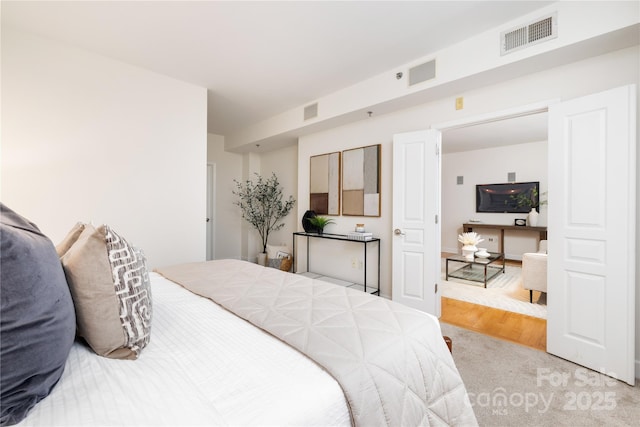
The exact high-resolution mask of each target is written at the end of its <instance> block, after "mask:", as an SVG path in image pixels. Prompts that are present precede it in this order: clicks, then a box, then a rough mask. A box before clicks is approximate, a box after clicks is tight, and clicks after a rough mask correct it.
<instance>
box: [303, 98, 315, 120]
mask: <svg viewBox="0 0 640 427" xmlns="http://www.w3.org/2000/svg"><path fill="white" fill-rule="evenodd" d="M314 117H318V103H317V102H316V103H315V104H311V105H307V106H306V107H304V119H305V120H309V119H313V118H314Z"/></svg>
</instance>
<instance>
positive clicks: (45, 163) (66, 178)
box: [1, 26, 207, 268]
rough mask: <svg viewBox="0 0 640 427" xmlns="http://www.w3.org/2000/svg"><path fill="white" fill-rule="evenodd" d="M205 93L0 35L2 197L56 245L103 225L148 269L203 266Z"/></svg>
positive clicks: (47, 44) (33, 40)
mask: <svg viewBox="0 0 640 427" xmlns="http://www.w3.org/2000/svg"><path fill="white" fill-rule="evenodd" d="M206 109H207V99H206V90H205V89H204V88H200V87H196V86H193V85H190V84H186V83H183V82H180V81H177V80H175V79H171V78H168V77H165V76H162V75H159V74H155V73H151V72H148V71H145V70H142V69H140V68H137V67H133V66H130V65H127V64H124V63H121V62H118V61H114V60H111V59H108V58H105V57H102V56H99V55H95V54H92V53H89V52H86V51H83V50H80V49H76V48H73V47H70V46H67V45H62V44H58V43H56V42H53V41H50V40H46V39H42V38H38V37H35V36H31V35H27V34H24V33H18V32H15V31H12V30H10V29H9V28H7V27H6V26H5V27H3V28H2V125H3V126H2V163H1V164H2V172H1V178H2V184H1V190H2V201H3V202H4V203H5V204H7V205H8V206H9V207H10V208H12V209H14V210H16V211H17V212H18V213H20V214H22V215H24V216H26V217H27V218H29V219H30V220H32V221H33V222H35V223H36V224H37V225H38V226H39V227H40V228H41V230H42V231H43V232H44V233H45V234H47V235H48V236H49V237H50V238H51V239H52V240H53V242H54V243H57V242H58V241H60V240H61V239H62V238H63V237H64V236H65V235H66V233H67V232H68V230H69V229H70V228H71V227H72V226H73V225H74V224H75V223H76V222H77V221H84V222H89V221H92V222H93V223H94V224H100V223H108V224H110V225H112V226H113V227H114V229H115V230H116V231H118V232H120V233H121V234H122V235H123V236H124V237H125V238H127V239H128V240H129V241H130V242H131V243H133V244H135V245H137V246H139V247H141V248H142V249H143V250H144V251H145V253H146V255H147V258H148V261H149V265H150V267H152V268H153V267H154V266H159V265H163V264H171V263H177V262H184V261H200V260H204V259H205V249H206V248H205V222H204V220H203V218H204V217H205V214H206V211H205V185H206Z"/></svg>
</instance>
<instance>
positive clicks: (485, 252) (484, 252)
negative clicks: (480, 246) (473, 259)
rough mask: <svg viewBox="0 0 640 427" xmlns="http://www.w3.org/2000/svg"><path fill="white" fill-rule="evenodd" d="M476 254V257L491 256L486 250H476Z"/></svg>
mask: <svg viewBox="0 0 640 427" xmlns="http://www.w3.org/2000/svg"><path fill="white" fill-rule="evenodd" d="M476 256H477V257H478V258H489V257H490V256H491V254H490V253H489V252H487V251H478V252H476Z"/></svg>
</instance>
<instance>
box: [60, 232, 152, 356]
mask: <svg viewBox="0 0 640 427" xmlns="http://www.w3.org/2000/svg"><path fill="white" fill-rule="evenodd" d="M62 266H63V268H64V271H65V274H66V276H67V283H68V284H69V289H70V290H71V295H72V297H73V301H74V305H75V308H76V319H77V322H78V335H79V336H81V337H83V338H84V339H85V340H86V341H87V343H88V344H89V346H90V347H91V348H92V349H93V350H94V351H95V352H96V353H97V354H99V355H101V356H105V357H109V358H114V359H136V358H137V357H138V356H139V355H140V352H141V351H142V349H143V348H144V347H145V346H146V345H147V344H148V343H149V339H150V334H151V319H152V305H151V286H150V281H149V274H148V271H147V267H146V261H145V258H144V256H143V255H142V253H141V252H140V251H139V250H137V249H136V248H134V247H133V246H132V245H130V244H129V243H128V242H127V241H126V240H125V239H123V238H122V237H121V236H119V235H118V234H117V233H116V232H114V231H113V229H111V228H110V227H109V226H107V225H103V226H100V227H98V228H94V227H93V226H92V225H89V224H86V225H85V227H84V230H83V231H82V233H81V234H80V236H79V237H78V239H77V240H76V241H75V243H74V244H73V245H72V246H71V248H69V249H68V250H67V252H66V253H65V254H64V255H63V257H62Z"/></svg>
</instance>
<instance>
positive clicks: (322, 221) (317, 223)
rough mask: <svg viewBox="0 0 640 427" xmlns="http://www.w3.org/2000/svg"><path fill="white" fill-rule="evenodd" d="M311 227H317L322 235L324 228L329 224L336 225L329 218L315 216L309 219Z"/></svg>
mask: <svg viewBox="0 0 640 427" xmlns="http://www.w3.org/2000/svg"><path fill="white" fill-rule="evenodd" d="M308 220H309V222H310V223H311V225H313V226H314V227H316V229H317V230H318V234H322V233H323V232H324V228H325V227H326V226H327V225H329V224H334V221H333V219H331V218H327V217H326V216H314V217H311V218H309V219H308Z"/></svg>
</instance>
